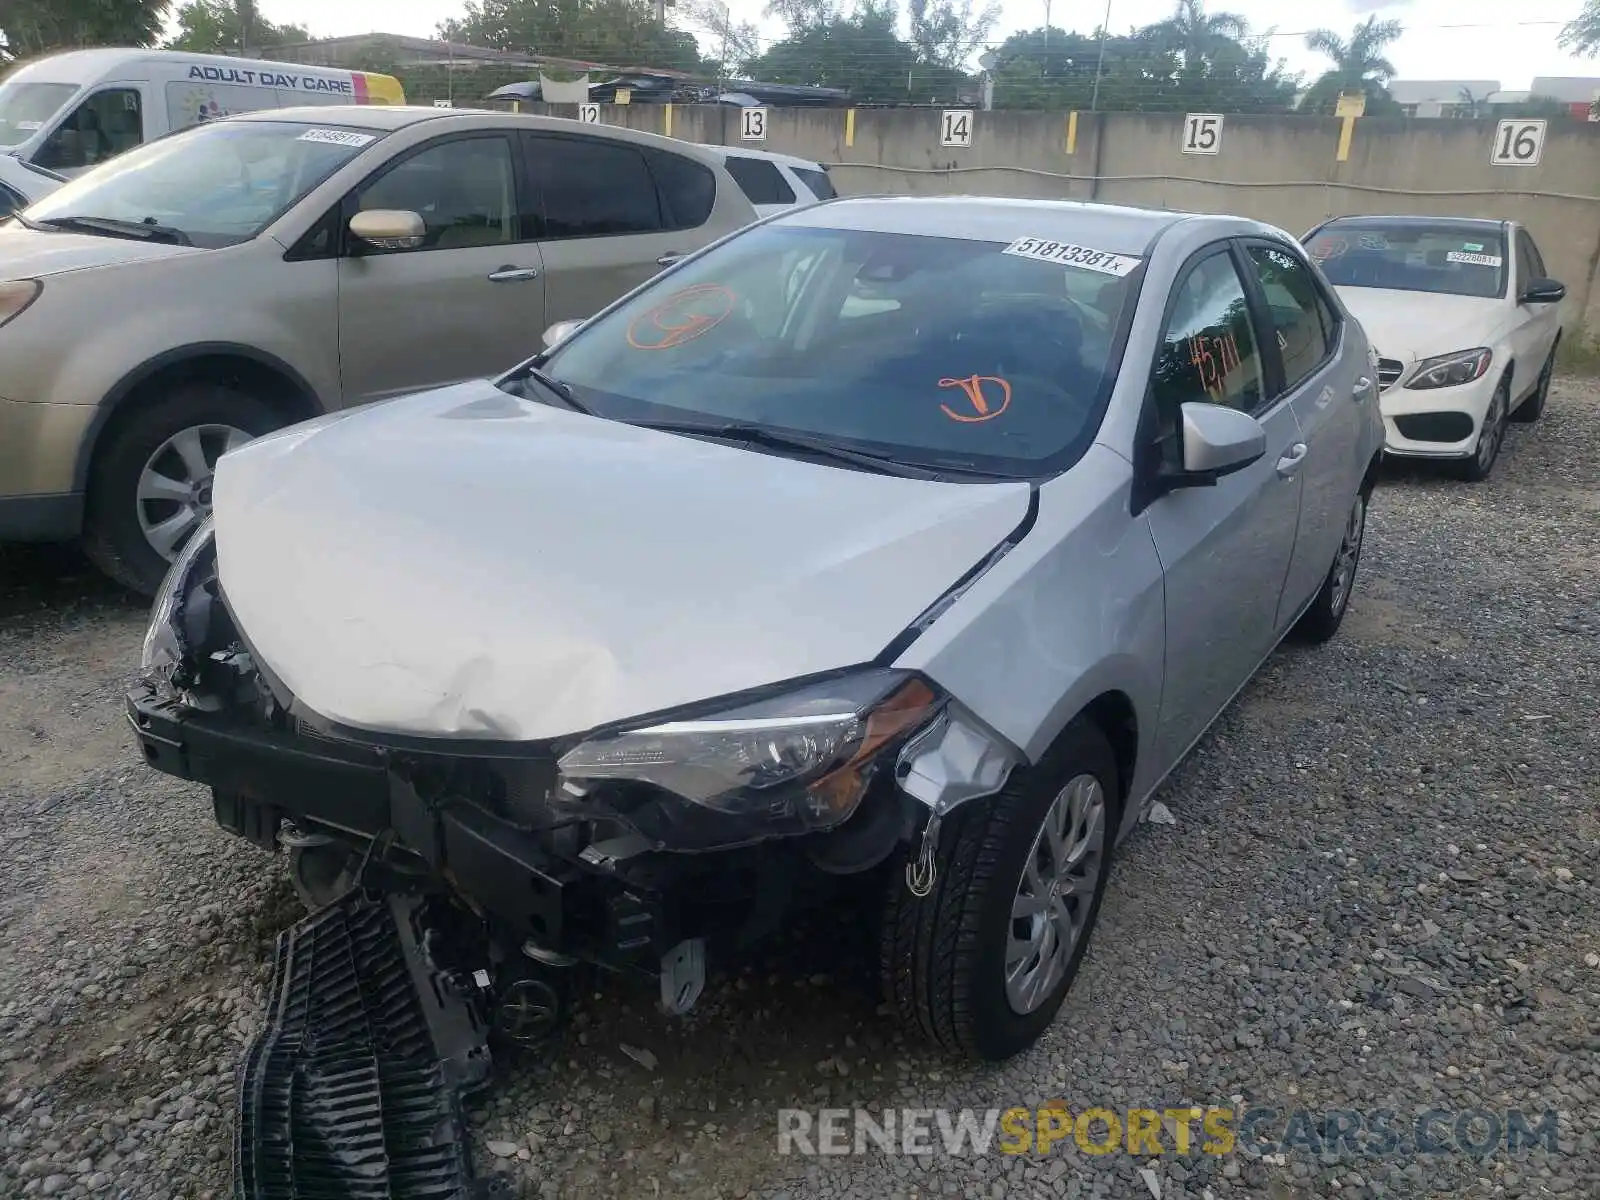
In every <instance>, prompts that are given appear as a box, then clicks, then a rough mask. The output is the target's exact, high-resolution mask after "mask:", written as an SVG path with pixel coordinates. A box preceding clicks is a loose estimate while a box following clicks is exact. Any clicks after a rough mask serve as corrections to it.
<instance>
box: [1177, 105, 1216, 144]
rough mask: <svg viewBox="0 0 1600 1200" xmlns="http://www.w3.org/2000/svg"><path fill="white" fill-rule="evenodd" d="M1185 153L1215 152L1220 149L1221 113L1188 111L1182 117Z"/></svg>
mask: <svg viewBox="0 0 1600 1200" xmlns="http://www.w3.org/2000/svg"><path fill="white" fill-rule="evenodd" d="M1180 148H1181V149H1182V150H1183V152H1184V153H1185V154H1216V153H1217V152H1218V151H1219V150H1221V149H1222V114H1221V113H1189V114H1188V115H1186V116H1185V117H1184V118H1183V141H1182V143H1181V144H1180Z"/></svg>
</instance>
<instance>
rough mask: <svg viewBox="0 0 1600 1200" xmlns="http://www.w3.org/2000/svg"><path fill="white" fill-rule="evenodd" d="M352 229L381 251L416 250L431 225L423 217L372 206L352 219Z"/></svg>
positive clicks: (399, 210) (368, 243)
mask: <svg viewBox="0 0 1600 1200" xmlns="http://www.w3.org/2000/svg"><path fill="white" fill-rule="evenodd" d="M350 232H351V233H353V234H354V235H355V236H356V237H358V238H360V239H361V240H362V241H363V242H366V243H367V245H369V246H375V247H376V248H377V249H379V250H415V249H416V248H417V247H418V246H420V245H422V240H423V238H424V237H425V236H426V235H427V232H428V227H427V226H426V225H425V224H423V221H422V217H421V216H419V215H418V214H417V213H414V212H406V211H404V210H403V209H398V208H372V209H368V210H367V211H366V212H358V213H357V214H356V215H355V216H353V217H351V218H350Z"/></svg>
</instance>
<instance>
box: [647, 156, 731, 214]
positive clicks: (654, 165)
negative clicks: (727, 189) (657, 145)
mask: <svg viewBox="0 0 1600 1200" xmlns="http://www.w3.org/2000/svg"><path fill="white" fill-rule="evenodd" d="M645 158H646V160H647V161H648V162H649V164H650V173H651V174H652V175H654V176H655V179H656V187H657V189H658V190H659V191H660V193H661V227H662V228H663V229H696V228H698V227H699V226H701V225H704V224H705V223H706V222H707V221H708V220H709V219H710V218H711V210H712V208H713V207H715V206H716V203H717V177H716V175H715V174H713V173H712V171H711V168H709V167H707V166H706V165H705V164H704V163H697V162H695V161H694V160H692V159H688V158H685V157H683V155H681V154H672V153H669V152H668V151H665V150H647V151H646V152H645Z"/></svg>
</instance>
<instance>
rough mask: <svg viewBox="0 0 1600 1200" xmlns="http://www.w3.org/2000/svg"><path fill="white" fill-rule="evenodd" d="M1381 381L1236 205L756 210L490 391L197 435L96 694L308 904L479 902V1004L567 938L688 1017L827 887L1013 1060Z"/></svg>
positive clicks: (1348, 583)
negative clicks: (144, 601)
mask: <svg viewBox="0 0 1600 1200" xmlns="http://www.w3.org/2000/svg"><path fill="white" fill-rule="evenodd" d="M530 349H531V347H530ZM1375 383H1376V372H1375V370H1374V366H1373V359H1372V356H1371V352H1370V350H1369V348H1368V345H1367V340H1366V337H1365V336H1364V334H1363V333H1362V331H1361V328H1360V327H1359V326H1358V325H1357V324H1356V322H1355V321H1353V320H1351V318H1350V317H1349V315H1348V314H1347V313H1346V311H1345V310H1344V308H1343V306H1342V305H1341V304H1340V302H1339V299H1338V297H1337V296H1336V295H1335V294H1334V292H1333V291H1332V289H1331V288H1329V287H1328V285H1327V283H1326V281H1325V280H1324V279H1323V278H1322V276H1321V275H1320V274H1319V273H1318V270H1317V268H1316V267H1315V266H1314V264H1312V263H1311V262H1309V261H1308V260H1307V258H1306V256H1305V255H1304V254H1303V253H1302V251H1301V249H1300V247H1299V245H1298V244H1297V243H1296V242H1295V241H1294V240H1293V239H1292V238H1290V237H1289V236H1287V235H1286V234H1284V233H1282V232H1281V231H1279V230H1277V229H1273V228H1270V227H1268V226H1265V225H1260V224H1257V223H1254V222H1251V221H1247V220H1242V219H1239V218H1234V217H1221V216H1188V215H1183V214H1177V213H1166V212H1147V211H1141V210H1134V209H1124V208H1114V207H1106V206H1100V205H1081V204H1067V203H1053V202H1044V201H1019V200H998V199H976V198H939V199H931V198H930V199H913V198H884V199H854V200H841V201H837V202H833V203H827V204H821V205H817V206H814V207H810V208H806V209H802V210H799V211H794V212H789V213H786V214H783V215H781V216H779V217H777V218H774V219H769V220H766V221H763V222H760V223H758V224H756V225H754V226H751V227H749V228H747V229H745V230H743V231H741V232H739V233H737V234H734V235H732V236H730V237H728V238H725V239H724V240H722V241H721V242H719V243H717V244H715V245H713V246H711V247H709V248H707V249H705V250H703V251H701V252H699V253H697V254H695V255H693V256H691V257H690V258H688V259H686V260H684V261H682V262H681V263H679V264H678V265H676V266H674V267H672V268H671V269H669V270H667V271H665V272H664V273H663V274H661V275H659V276H658V277H657V278H656V279H654V280H653V281H652V282H650V283H648V284H646V285H645V286H643V287H642V288H640V289H638V290H636V291H634V292H632V293H631V294H630V295H627V296H625V297H623V298H622V299H621V300H619V301H617V302H616V303H615V304H613V305H611V306H610V307H609V308H607V309H606V310H604V311H603V312H600V313H598V314H596V315H594V316H592V317H591V318H589V319H588V320H586V321H584V322H582V323H581V324H579V325H577V326H575V327H574V326H571V325H567V326H561V327H557V328H554V329H552V330H550V331H548V332H547V333H546V335H545V349H544V351H543V353H541V354H539V355H538V356H537V357H535V358H532V359H530V360H529V361H528V362H526V363H525V364H524V365H523V366H521V367H520V368H518V369H516V370H514V371H512V372H511V373H510V374H508V375H506V376H504V377H502V378H500V379H496V380H492V381H484V382H479V383H471V384H466V385H460V386H455V387H450V388H445V389H442V390H437V391H430V392H424V393H421V394H418V395H413V396H409V397H405V398H401V399H397V400H391V401H387V402H383V403H378V404H372V405H367V406H364V407H361V408H358V409H354V410H349V411H344V412H338V413H331V414H329V415H327V416H324V417H321V418H318V419H315V420H312V421H310V422H307V423H305V424H301V425H298V426H294V427H292V428H289V429H286V430H283V431H281V432H278V433H275V434H272V435H269V436H267V437H264V438H261V439H259V440H257V441H256V442H254V443H251V444H249V445H247V446H245V447H243V448H241V449H238V450H235V451H233V452H232V453H229V454H228V455H226V456H225V457H224V458H223V459H222V462H221V465H220V467H219V469H218V472H217V476H216V488H215V505H214V522H213V524H209V525H207V526H206V527H204V528H203V529H202V530H201V531H200V532H198V533H197V534H196V535H195V536H194V538H193V539H192V540H191V541H190V543H189V544H188V545H187V546H186V547H185V548H184V551H183V553H182V555H181V556H180V558H179V560H178V561H177V562H176V563H175V565H174V567H173V569H172V572H171V574H170V576H169V577H168V579H167V581H166V584H165V586H164V587H163V589H162V592H161V595H160V597H159V598H158V601H157V604H156V608H155V612H154V614H153V618H152V623H151V626H150V630H149V634H148V637H147V639H146V644H145V651H144V663H143V672H142V678H141V680H140V682H139V683H138V685H137V686H136V687H135V689H134V690H133V691H132V693H131V694H130V696H129V707H130V715H131V717H132V719H133V722H134V725H135V728H136V729H137V731H138V734H139V737H140V739H141V742H142V745H143V750H144V753H145V756H146V758H147V759H148V760H149V762H151V763H152V764H153V765H155V766H156V767H157V768H159V769H161V770H163V771H167V772H170V773H172V774H175V775H179V776H182V777H185V778H189V779H195V780H199V781H202V782H204V783H207V784H209V785H210V786H211V787H212V789H213V793H214V803H215V812H216V817H217V820H218V821H219V822H220V823H221V824H222V825H223V826H224V827H225V828H227V829H229V830H231V831H233V832H235V833H237V834H239V835H241V836H244V837H248V838H251V839H253V840H255V841H256V842H258V843H259V844H260V845H261V846H263V847H264V848H267V849H278V850H283V851H285V852H287V853H288V854H289V856H290V858H291V859H292V867H293V872H292V873H293V877H294V879H295V880H296V883H297V886H298V887H299V888H300V890H301V892H302V894H303V896H304V897H305V899H306V900H307V902H308V903H310V904H311V905H313V906H316V905H323V904H328V903H332V902H335V901H336V900H338V898H339V897H340V895H341V894H342V893H344V892H345V891H346V889H349V888H350V887H351V885H352V883H353V882H355V881H357V880H359V882H360V883H361V884H362V885H363V886H364V888H365V889H368V890H369V891H370V890H372V889H377V890H380V891H382V890H385V889H387V890H391V891H409V892H423V893H426V894H428V895H430V896H432V897H434V898H436V899H438V900H439V901H441V902H443V903H445V904H447V905H453V906H455V908H456V909H457V910H459V911H460V912H462V913H467V914H470V915H471V920H472V921H473V922H475V923H476V926H477V928H478V929H479V931H480V932H481V934H482V937H483V943H484V945H485V946H487V947H490V948H491V950H486V951H485V952H484V954H483V956H482V958H483V962H484V963H485V964H487V967H486V969H485V970H484V971H483V972H482V973H481V974H480V976H479V978H480V985H481V986H483V987H484V988H485V994H486V996H487V997H488V998H489V1002H490V1003H493V1002H494V1001H495V999H496V998H497V997H504V996H507V995H509V994H511V993H512V992H514V991H515V989H516V987H517V986H519V984H518V981H519V980H523V979H525V977H526V976H527V973H528V972H530V971H533V972H542V973H544V975H547V976H556V975H560V974H561V973H562V972H570V971H572V970H573V969H575V968H577V967H583V966H585V965H587V966H590V967H593V966H598V967H601V968H606V969H612V970H618V971H630V972H643V973H646V974H648V975H650V976H652V977H658V978H659V981H660V986H661V998H662V1003H663V1005H664V1006H665V1008H666V1009H667V1010H668V1011H670V1012H682V1011H684V1010H686V1009H687V1008H688V1007H689V1006H690V1005H692V1004H693V1003H694V1002H695V1000H696V998H697V997H698V996H699V995H700V992H701V988H702V986H703V984H704V981H705V977H706V971H707V963H708V962H714V961H717V960H718V959H719V958H720V957H722V956H724V955H729V954H736V953H737V952H738V948H740V947H743V946H745V945H748V944H749V943H750V941H751V940H752V939H754V938H757V937H759V936H761V935H762V934H765V933H770V932H772V931H773V930H775V929H778V928H781V927H782V926H783V925H784V923H785V922H786V921H788V920H790V919H791V918H792V916H793V915H794V913H795V911H796V909H797V906H800V905H803V904H810V903H839V902H849V903H852V904H855V905H856V907H855V908H854V909H853V911H856V912H859V913H861V920H863V921H871V922H874V923H876V924H875V927H874V931H873V932H874V935H875V938H876V944H877V945H878V946H879V947H880V951H879V953H880V955H881V975H882V983H883V987H884V989H885V991H886V993H887V999H888V1001H889V1003H890V1005H891V1007H892V1009H893V1010H894V1011H895V1012H896V1013H897V1014H898V1017H899V1020H900V1021H901V1022H903V1023H904V1024H905V1025H907V1026H911V1027H914V1028H915V1029H917V1030H918V1031H920V1032H921V1033H922V1034H924V1035H926V1036H927V1037H928V1038H931V1039H932V1040H933V1041H935V1042H937V1043H939V1044H940V1045H942V1046H944V1047H946V1048H947V1049H950V1050H953V1051H956V1052H959V1053H962V1054H967V1055H971V1056H976V1057H981V1058H988V1059H999V1058H1004V1057H1007V1056H1009V1055H1013V1054H1016V1053H1017V1052H1019V1051H1021V1050H1023V1049H1024V1048H1026V1047H1027V1046H1029V1045H1030V1044H1031V1043H1032V1042H1033V1041H1034V1040H1035V1039H1036V1038H1038V1037H1039V1036H1040V1034H1041V1033H1042V1032H1043V1031H1044V1029H1045V1028H1046V1027H1047V1026H1048V1025H1049V1024H1050V1022H1051V1020H1052V1019H1053V1018H1054V1016H1055V1014H1056V1012H1057V1010H1058V1009H1059V1008H1060V1006H1061V1003H1062V1000H1063V997H1064V996H1065V994H1066V992H1067V989H1068V987H1069V985H1070V984H1071V982H1072V979H1073V976H1074V974H1075V973H1076V972H1077V969H1078V965H1079V963H1080V961H1081V960H1082V957H1083V954H1084V951H1085V949H1086V948H1087V945H1088V941H1089V936H1090V932H1091V930H1092V929H1093V926H1094V922H1095V917H1096V913H1097V910H1098V908H1099V906H1100V903H1101V899H1102V897H1103V895H1104V893H1105V889H1106V882H1107V878H1108V874H1109V870H1110V866H1111V860H1112V855H1113V852H1114V849H1115V846H1116V844H1117V843H1118V841H1119V840H1120V839H1121V838H1122V837H1123V836H1125V835H1126V834H1127V833H1128V831H1129V830H1130V829H1132V828H1133V826H1134V825H1135V824H1137V822H1138V820H1139V817H1140V815H1141V813H1142V812H1144V811H1145V810H1146V809H1147V807H1148V805H1149V803H1150V800H1151V796H1152V793H1153V792H1154V790H1155V789H1156V787H1157V786H1158V785H1159V784H1160V782H1161V780H1162V779H1163V777H1164V776H1165V775H1166V774H1167V773H1168V771H1170V770H1171V769H1172V768H1173V766H1174V764H1176V763H1177V762H1178V761H1179V759H1180V758H1182V756H1183V755H1184V753H1185V752H1186V751H1187V750H1188V749H1189V747H1190V746H1192V745H1193V744H1194V743H1195V741H1196V740H1197V739H1198V738H1199V737H1200V736H1201V735H1202V734H1203V733H1204V732H1205V730H1206V727H1207V726H1208V725H1209V724H1210V723H1211V722H1212V721H1213V720H1214V719H1215V718H1216V716H1217V714H1218V713H1219V712H1220V711H1221V710H1222V709H1223V708H1224V707H1225V706H1226V705H1227V703H1228V701H1229V700H1230V699H1231V698H1232V697H1233V695H1234V694H1235V693H1236V692H1237V691H1238V690H1239V689H1240V688H1241V687H1242V686H1243V685H1244V683H1245V682H1246V681H1247V680H1248V679H1249V678H1250V676H1251V674H1252V673H1253V672H1254V671H1255V669H1256V668H1257V667H1258V666H1259V665H1260V663H1261V662H1262V660H1263V659H1264V658H1266V656H1267V655H1268V654H1270V653H1271V652H1272V650H1273V648H1274V647H1275V646H1276V645H1277V643H1278V642H1279V640H1280V639H1282V638H1283V637H1285V636H1286V635H1288V634H1291V633H1294V634H1297V635H1300V636H1302V637H1304V638H1306V639H1308V640H1311V641H1321V640H1324V639H1326V638H1329V637H1331V636H1332V635H1333V633H1334V632H1335V630H1337V629H1338V627H1339V623H1340V621H1341V619H1342V618H1343V616H1344V613H1345V609H1346V606H1347V605H1348V603H1349V601H1350V593H1351V588H1352V585H1353V583H1354V580H1355V574H1356V568H1357V565H1358V562H1359V559H1360V554H1361V540H1362V533H1363V530H1364V527H1365V518H1366V511H1367V499H1368V496H1369V495H1370V493H1371V490H1372V487H1373V482H1374V469H1375V467H1376V464H1377V462H1378V456H1379V453H1380V450H1381V448H1382V445H1383V428H1382V424H1381V421H1380V418H1379V415H1378V406H1377V389H1376V386H1375ZM863 895H865V896H868V897H870V903H869V904H868V905H866V906H865V907H863V906H861V904H860V897H862V896H863ZM483 981H488V982H487V983H484V982H483Z"/></svg>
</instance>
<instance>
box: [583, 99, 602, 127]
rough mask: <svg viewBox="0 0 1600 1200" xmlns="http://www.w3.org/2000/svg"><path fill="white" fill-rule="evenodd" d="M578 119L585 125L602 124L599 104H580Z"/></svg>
mask: <svg viewBox="0 0 1600 1200" xmlns="http://www.w3.org/2000/svg"><path fill="white" fill-rule="evenodd" d="M578 120H580V121H582V122H583V123H584V124H585V125H598V124H600V106H599V105H598V104H580V105H578Z"/></svg>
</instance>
